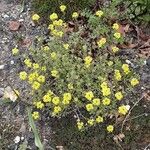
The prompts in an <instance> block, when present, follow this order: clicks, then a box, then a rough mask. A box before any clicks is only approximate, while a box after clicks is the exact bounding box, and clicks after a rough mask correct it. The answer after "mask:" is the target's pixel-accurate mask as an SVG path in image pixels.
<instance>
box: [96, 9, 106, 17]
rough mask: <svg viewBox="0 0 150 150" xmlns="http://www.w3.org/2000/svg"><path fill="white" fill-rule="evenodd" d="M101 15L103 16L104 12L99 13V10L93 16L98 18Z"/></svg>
mask: <svg viewBox="0 0 150 150" xmlns="http://www.w3.org/2000/svg"><path fill="white" fill-rule="evenodd" d="M103 14H104V12H103V11H101V10H98V11H96V13H95V15H96V16H98V17H101V16H102V15H103Z"/></svg>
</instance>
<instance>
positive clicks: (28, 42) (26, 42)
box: [20, 38, 32, 48]
mask: <svg viewBox="0 0 150 150" xmlns="http://www.w3.org/2000/svg"><path fill="white" fill-rule="evenodd" d="M20 44H21V46H22V47H24V48H28V47H29V46H30V45H31V44H32V41H31V39H29V38H26V39H23V40H22V41H21V42H20Z"/></svg>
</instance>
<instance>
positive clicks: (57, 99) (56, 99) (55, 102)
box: [52, 96, 60, 105]
mask: <svg viewBox="0 0 150 150" xmlns="http://www.w3.org/2000/svg"><path fill="white" fill-rule="evenodd" d="M52 102H53V104H55V105H58V104H59V102H60V99H59V97H57V96H55V97H54V98H53V99H52Z"/></svg>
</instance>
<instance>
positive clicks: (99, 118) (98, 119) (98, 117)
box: [96, 116, 104, 123]
mask: <svg viewBox="0 0 150 150" xmlns="http://www.w3.org/2000/svg"><path fill="white" fill-rule="evenodd" d="M103 121H104V119H103V117H101V116H97V118H96V122H97V123H100V122H103Z"/></svg>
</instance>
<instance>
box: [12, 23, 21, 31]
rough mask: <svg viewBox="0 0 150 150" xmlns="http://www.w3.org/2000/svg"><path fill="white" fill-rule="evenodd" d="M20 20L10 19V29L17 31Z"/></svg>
mask: <svg viewBox="0 0 150 150" xmlns="http://www.w3.org/2000/svg"><path fill="white" fill-rule="evenodd" d="M20 25H21V24H20V22H19V21H10V22H9V29H10V30H11V31H17V30H18V29H19V27H20Z"/></svg>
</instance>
